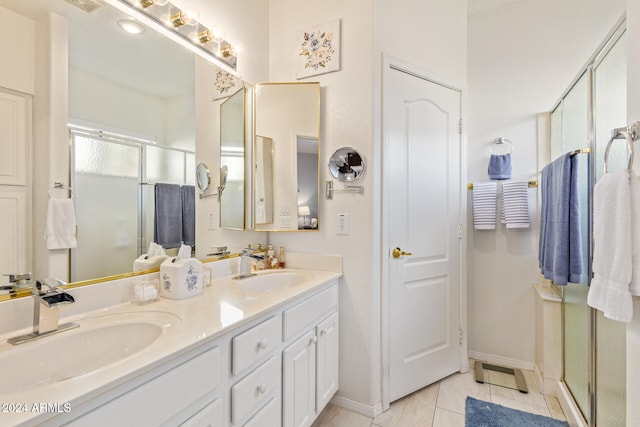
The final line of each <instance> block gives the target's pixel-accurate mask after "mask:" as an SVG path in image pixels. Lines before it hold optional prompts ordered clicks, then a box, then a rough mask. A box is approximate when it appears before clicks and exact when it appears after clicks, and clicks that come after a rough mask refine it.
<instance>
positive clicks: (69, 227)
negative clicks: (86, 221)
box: [44, 199, 78, 249]
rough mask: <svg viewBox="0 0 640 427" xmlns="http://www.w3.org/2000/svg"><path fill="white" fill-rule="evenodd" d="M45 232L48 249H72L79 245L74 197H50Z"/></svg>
mask: <svg viewBox="0 0 640 427" xmlns="http://www.w3.org/2000/svg"><path fill="white" fill-rule="evenodd" d="M44 233H45V234H44V238H45V240H46V241H47V249H70V248H75V247H77V246H78V242H77V240H76V210H75V206H74V204H73V199H49V205H48V209H47V228H46V230H45V232H44Z"/></svg>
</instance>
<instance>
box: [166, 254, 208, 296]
mask: <svg viewBox="0 0 640 427" xmlns="http://www.w3.org/2000/svg"><path fill="white" fill-rule="evenodd" d="M201 293H202V263H201V262H200V261H199V260H197V259H195V258H183V259H178V258H175V257H174V258H169V259H167V260H165V261H164V262H163V263H162V265H160V296H162V297H165V298H171V299H185V298H190V297H193V296H196V295H199V294H201Z"/></svg>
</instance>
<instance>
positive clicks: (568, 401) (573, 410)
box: [556, 381, 587, 427]
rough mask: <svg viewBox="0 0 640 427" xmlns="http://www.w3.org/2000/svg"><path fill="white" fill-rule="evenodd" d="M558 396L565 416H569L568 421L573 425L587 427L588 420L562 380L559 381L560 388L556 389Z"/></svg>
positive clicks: (573, 426)
mask: <svg viewBox="0 0 640 427" xmlns="http://www.w3.org/2000/svg"><path fill="white" fill-rule="evenodd" d="M556 397H557V398H558V402H560V407H562V411H563V412H564V416H565V417H566V418H567V422H568V423H569V425H570V426H571V427H587V422H586V421H585V419H584V418H583V417H582V413H581V412H580V409H578V405H577V404H576V402H575V401H574V400H573V397H572V396H571V393H570V392H569V389H567V386H566V385H565V383H563V382H562V381H558V388H557V391H556Z"/></svg>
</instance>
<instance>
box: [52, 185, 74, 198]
mask: <svg viewBox="0 0 640 427" xmlns="http://www.w3.org/2000/svg"><path fill="white" fill-rule="evenodd" d="M56 188H64V189H65V190H69V198H71V199H73V190H72V189H71V187H69V186H68V185H67V184H64V183H62V182H57V181H56V182H54V183H53V187H51V188H50V189H49V198H50V199H51V198H52V197H53V196H52V195H51V192H52V191H53V190H55V189H56Z"/></svg>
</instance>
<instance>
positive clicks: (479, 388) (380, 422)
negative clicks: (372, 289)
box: [313, 370, 565, 427]
mask: <svg viewBox="0 0 640 427" xmlns="http://www.w3.org/2000/svg"><path fill="white" fill-rule="evenodd" d="M523 374H524V376H525V379H526V381H527V386H528V387H529V393H521V392H519V391H518V390H513V389H510V388H505V387H500V386H496V385H490V384H479V383H477V382H476V381H475V375H474V373H473V370H471V371H470V372H466V373H464V374H455V375H451V376H449V377H447V378H445V379H443V380H442V381H440V382H439V383H436V384H432V385H430V386H428V387H425V388H423V389H421V390H418V391H417V392H415V393H412V394H410V395H409V396H407V397H405V398H403V399H400V400H399V401H397V402H394V403H393V404H392V405H391V407H390V408H389V410H388V411H386V412H385V413H383V414H381V415H379V416H377V417H375V419H371V418H370V417H366V416H363V415H360V414H357V413H355V412H352V411H349V410H347V409H344V408H339V407H337V406H334V405H331V404H329V405H328V406H327V408H326V409H325V410H324V411H323V412H322V414H320V417H318V420H316V422H315V423H314V424H313V427H464V425H465V416H464V414H465V403H466V399H467V396H471V397H473V398H476V399H480V400H485V401H488V402H493V403H496V404H498V405H503V406H507V407H509V408H513V409H518V410H521V411H526V412H531V413H534V414H538V415H544V416H547V417H549V416H551V417H553V418H556V419H559V420H565V417H564V414H563V413H562V409H561V408H560V404H559V403H558V400H557V399H556V398H554V397H551V396H543V395H542V394H541V393H540V389H539V387H538V386H537V383H536V380H535V376H534V374H533V372H530V371H523Z"/></svg>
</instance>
